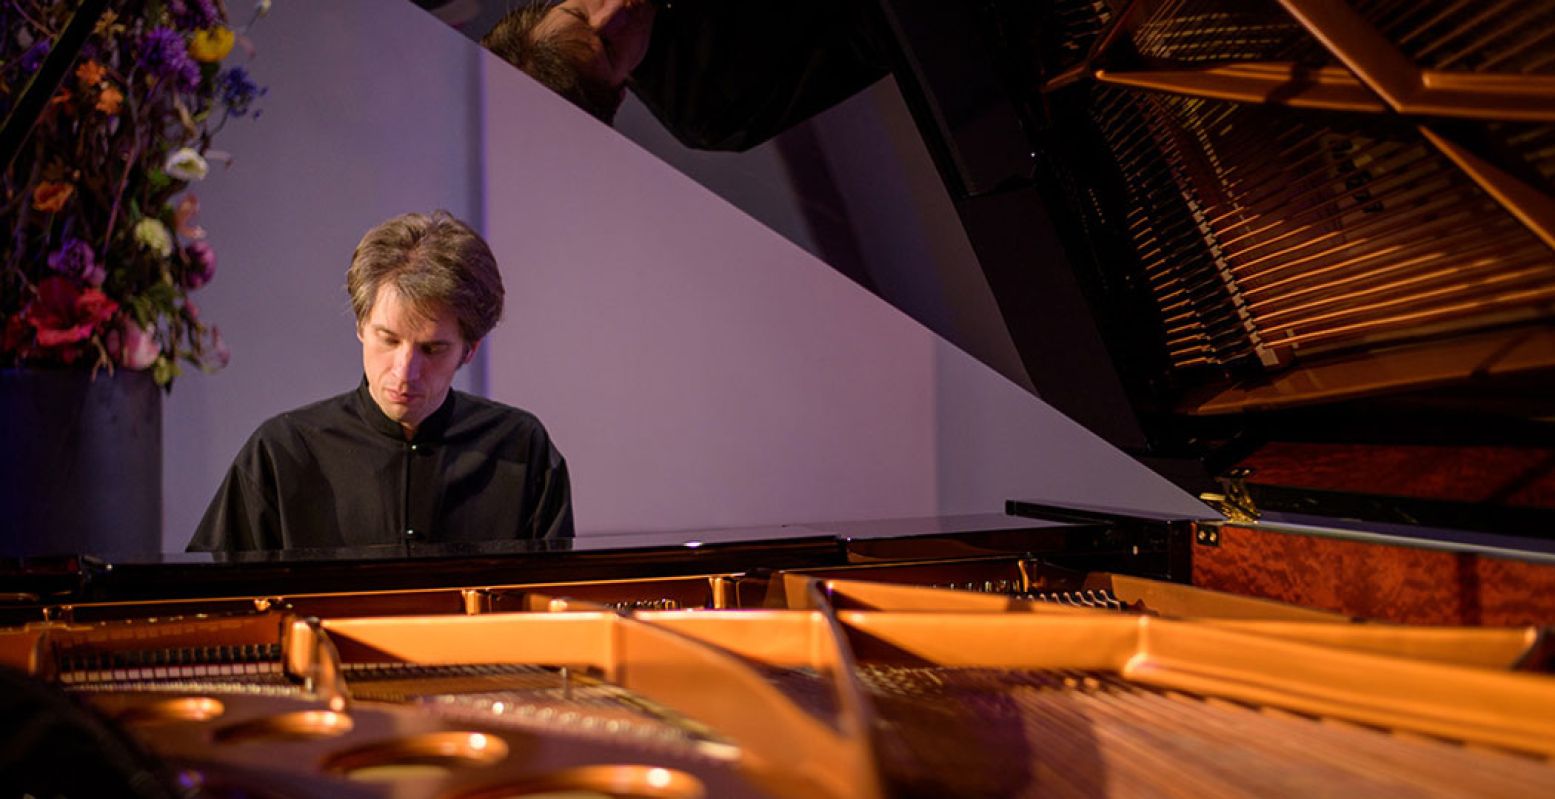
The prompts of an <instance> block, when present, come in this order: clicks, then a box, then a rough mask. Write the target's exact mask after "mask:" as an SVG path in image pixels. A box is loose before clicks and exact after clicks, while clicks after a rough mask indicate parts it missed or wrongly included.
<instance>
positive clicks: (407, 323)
mask: <svg viewBox="0 0 1555 799" xmlns="http://www.w3.org/2000/svg"><path fill="white" fill-rule="evenodd" d="M356 337H357V338H358V339H361V341H362V369H363V370H364V371H365V372H366V374H367V388H368V390H369V391H370V392H371V393H372V396H373V400H374V401H375V402H377V403H378V407H379V409H381V410H382V411H383V414H384V415H385V416H387V417H389V418H390V419H393V420H394V421H396V422H399V423H400V425H402V426H403V427H404V428H405V431H406V434H407V435H408V434H410V433H413V432H415V429H416V427H417V426H419V425H420V424H421V422H422V420H424V419H426V418H427V417H428V416H430V415H432V412H433V411H436V410H437V409H438V408H439V407H440V406H441V405H442V404H443V400H444V398H446V397H447V396H448V387H449V385H450V384H452V383H453V379H454V373H455V372H457V371H459V367H461V366H463V365H465V364H467V363H469V362H470V359H471V358H473V357H475V349H476V347H478V346H479V345H480V342H479V341H476V342H474V343H473V344H468V345H466V343H465V341H464V337H463V336H462V335H461V334H460V333H459V320H458V318H457V317H455V316H454V314H453V312H452V311H450V310H448V309H446V308H445V309H442V310H441V311H440V312H439V313H438V314H437V315H436V316H434V317H432V318H427V317H424V316H421V315H419V314H417V313H416V312H415V310H414V309H412V308H411V306H410V305H409V304H408V303H406V302H405V301H404V299H403V298H402V297H401V296H400V292H399V289H397V288H395V287H394V286H392V285H389V284H387V283H386V284H384V285H381V286H379V287H378V296H377V298H376V299H375V300H374V301H373V308H372V311H371V312H370V313H369V314H368V317H367V321H365V322H363V323H362V324H361V325H360V326H358V327H357V330H356Z"/></svg>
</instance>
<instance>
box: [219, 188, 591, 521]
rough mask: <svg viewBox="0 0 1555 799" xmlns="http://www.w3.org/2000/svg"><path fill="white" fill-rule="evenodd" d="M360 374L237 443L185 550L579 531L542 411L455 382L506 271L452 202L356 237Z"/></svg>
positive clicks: (496, 311) (492, 311)
mask: <svg viewBox="0 0 1555 799" xmlns="http://www.w3.org/2000/svg"><path fill="white" fill-rule="evenodd" d="M346 290H347V292H348V293H349V294H350V296H351V306H352V310H353V311H354V312H355V314H356V337H357V338H358V339H360V340H361V343H362V366H363V369H364V371H365V377H364V378H363V379H362V381H361V384H360V385H359V386H358V387H357V388H356V390H354V391H348V392H346V393H344V394H341V395H339V396H336V397H332V398H330V399H326V400H323V401H321V402H316V403H313V404H311V405H306V406H304V407H301V408H298V409H296V410H293V411H289V412H287V413H283V414H281V415H279V416H276V417H274V418H272V419H270V420H269V421H267V422H265V423H264V424H262V425H260V426H259V429H258V430H257V431H255V432H254V434H253V436H251V437H250V438H249V440H248V443H247V444H245V445H244V446H243V449H242V450H241V451H240V452H239V453H238V456H237V458H236V460H234V461H233V463H232V468H231V469H230V470H229V471H228V472H227V476H226V478H225V480H224V481H223V482H222V484H221V488H220V489H219V490H218V491H217V492H216V496H215V497H214V498H213V499H212V500H211V504H210V507H209V508H207V509H206V511H205V516H204V518H203V519H202V520H201V521H200V526H199V529H198V531H197V532H196V533H195V535H194V539H193V540H192V541H190V543H189V549H190V550H191V551H218V552H232V551H239V550H260V549H264V550H275V549H299V548H309V549H312V548H338V547H355V546H364V545H373V544H391V543H396V542H401V541H407V542H446V541H473V540H487V539H537V538H570V537H571V536H572V505H571V494H570V486H569V484H568V479H567V465H566V462H565V461H564V460H563V459H562V456H561V454H560V453H559V452H557V450H556V447H555V445H553V444H552V443H551V439H550V437H549V436H547V435H546V432H545V428H544V427H542V426H541V424H540V421H539V420H538V419H536V418H535V417H534V416H533V415H531V414H529V413H527V412H525V411H522V410H519V409H517V408H511V407H508V406H506V405H502V404H499V403H496V402H492V401H490V400H487V399H483V398H481V397H475V396H471V395H469V394H465V393H462V392H459V391H454V390H451V389H450V384H451V383H452V382H453V378H454V374H455V373H456V372H457V371H458V370H459V368H460V367H462V366H464V365H465V364H467V363H469V362H470V360H471V359H472V358H473V357H474V356H475V352H476V350H477V349H478V348H479V347H480V344H481V339H482V338H483V337H484V336H485V335H486V334H487V333H488V332H490V330H491V329H492V328H493V327H494V326H495V325H496V323H497V320H498V319H499V318H500V317H501V315H502V303H503V289H502V276H501V274H500V273H499V272H498V270H497V264H496V260H495V258H494V257H493V256H492V254H491V250H490V249H489V248H488V247H487V246H486V242H485V241H483V240H482V239H481V238H480V236H479V235H477V234H476V233H475V232H474V231H473V230H471V229H470V228H469V227H468V226H466V225H465V224H464V223H462V222H460V221H459V220H457V219H454V218H453V217H452V216H449V215H448V214H447V213H446V212H443V211H438V212H436V213H433V214H430V215H426V214H405V215H403V216H399V217H395V218H393V219H390V220H389V221H387V222H384V223H383V224H381V225H379V226H377V227H375V228H373V229H372V230H370V231H368V232H367V235H366V236H364V237H362V241H361V243H360V244H358V245H357V247H356V252H355V254H354V255H353V256H352V258H351V266H350V269H349V270H348V271H347V272H346Z"/></svg>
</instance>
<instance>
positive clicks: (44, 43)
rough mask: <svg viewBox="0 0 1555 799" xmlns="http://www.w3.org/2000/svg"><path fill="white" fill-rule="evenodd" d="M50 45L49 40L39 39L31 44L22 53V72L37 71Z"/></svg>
mask: <svg viewBox="0 0 1555 799" xmlns="http://www.w3.org/2000/svg"><path fill="white" fill-rule="evenodd" d="M52 43H53V42H52V40H50V39H39V40H38V41H36V42H33V43H32V46H31V47H29V48H27V52H25V53H22V71H23V72H36V71H38V67H40V66H43V58H44V57H45V56H47V55H48V54H49V47H50V45H51V44H52Z"/></svg>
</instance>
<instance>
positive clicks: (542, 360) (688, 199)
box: [482, 56, 1203, 533]
mask: <svg viewBox="0 0 1555 799" xmlns="http://www.w3.org/2000/svg"><path fill="white" fill-rule="evenodd" d="M482 66H483V68H484V69H485V72H486V77H485V81H484V83H483V85H484V86H485V90H486V103H487V113H486V117H485V125H486V127H485V133H484V139H485V141H486V142H487V149H486V158H485V167H486V201H485V206H486V211H487V236H488V238H489V239H490V241H491V244H492V246H493V248H494V249H495V250H496V252H497V256H498V260H499V262H501V263H502V264H503V265H504V270H505V279H506V280H507V281H508V284H509V286H510V291H511V295H512V299H510V300H509V308H508V318H507V321H505V322H504V323H503V324H502V326H501V327H499V328H498V329H497V330H496V331H495V332H494V333H493V334H492V337H491V339H490V341H489V349H488V357H489V359H490V361H489V364H490V368H489V380H490V384H489V387H490V393H491V395H492V396H493V397H496V398H497V399H500V400H503V401H506V402H510V403H512V404H516V405H520V406H523V407H527V408H529V409H531V410H533V411H535V412H536V413H537V414H539V415H540V417H541V418H542V419H544V420H545V421H546V424H547V425H548V426H549V427H550V429H551V431H552V433H553V435H554V436H555V437H556V439H557V441H558V443H559V445H560V446H561V447H562V449H563V451H564V452H565V453H566V455H567V457H568V460H569V463H570V465H571V467H572V473H573V478H574V481H575V493H576V496H577V508H576V510H577V519H578V525H579V530H580V532H583V533H588V532H599V531H619V530H642V529H675V528H694V527H720V526H741V525H765V524H775V523H782V522H800V521H818V520H843V519H866V518H886V517H897V516H915V515H934V514H953V513H971V512H997V511H999V510H1000V509H1001V507H1002V503H1003V500H1004V499H1006V498H1008V497H1013V496H1022V497H1032V498H1044V499H1058V500H1064V499H1068V500H1070V501H1076V502H1084V503H1088V504H1104V505H1113V506H1125V507H1138V508H1146V509H1160V510H1182V511H1186V512H1203V511H1202V506H1201V505H1199V504H1198V503H1197V502H1196V501H1194V500H1192V499H1191V498H1189V497H1187V496H1186V495H1184V494H1183V493H1182V492H1180V491H1178V490H1177V489H1176V488H1175V487H1173V486H1171V485H1170V484H1168V483H1167V482H1166V481H1164V480H1162V479H1160V478H1158V477H1156V476H1155V475H1154V474H1153V473H1150V472H1149V471H1147V470H1145V469H1144V468H1143V467H1142V466H1140V465H1139V464H1137V463H1135V462H1134V461H1132V460H1131V459H1129V458H1127V457H1125V456H1124V455H1122V454H1121V453H1119V452H1117V451H1116V450H1114V449H1112V448H1111V447H1108V446H1107V445H1106V444H1104V443H1102V442H1101V441H1100V440H1099V439H1097V438H1095V437H1094V436H1092V435H1091V434H1090V433H1088V432H1086V431H1084V430H1083V429H1081V428H1080V427H1078V426H1077V425H1075V424H1073V423H1071V422H1069V421H1068V420H1067V419H1065V418H1063V417H1062V416H1060V415H1058V414H1057V413H1056V412H1054V411H1052V410H1051V409H1050V408H1048V407H1047V406H1046V405H1045V404H1043V403H1042V402H1041V401H1040V400H1037V399H1035V398H1034V397H1032V396H1031V395H1030V394H1029V393H1028V392H1026V391H1025V390H1023V389H1021V388H1020V387H1019V386H1017V385H1015V384H1014V383H1012V382H1010V381H1009V380H1008V379H1006V378H1004V377H1003V376H1001V375H1000V374H998V373H996V372H995V371H993V370H992V369H990V368H989V367H987V366H984V365H983V364H982V363H980V362H978V361H977V360H975V359H973V358H971V357H970V356H968V355H966V354H965V353H963V352H962V351H960V350H959V349H957V348H956V347H954V346H951V345H949V344H948V343H946V342H945V341H944V340H943V339H941V338H939V337H938V336H936V335H934V334H933V333H931V332H930V331H929V330H928V329H927V328H925V327H924V326H923V325H921V324H919V323H918V322H916V321H914V320H913V319H911V318H909V317H908V316H907V315H906V314H904V313H902V312H900V311H898V310H897V309H895V308H893V307H891V306H890V305H888V304H886V303H885V302H884V301H882V300H880V299H878V298H877V297H875V296H874V295H872V294H870V293H869V292H868V291H866V290H864V289H862V288H860V287H859V286H858V285H856V284H855V283H853V282H852V281H850V280H848V279H847V278H845V277H843V276H842V275H840V274H838V273H837V272H836V271H835V270H833V269H832V268H830V267H828V266H827V265H826V264H825V263H823V262H821V261H819V260H818V259H816V258H815V257H814V256H812V255H810V254H809V253H807V252H805V251H804V250H802V249H800V248H799V247H798V246H796V245H794V244H792V243H790V242H789V241H787V240H786V239H784V238H783V237H781V236H779V235H777V234H776V233H774V232H772V231H771V230H769V229H767V228H766V227H764V226H763V225H761V224H760V223H758V222H757V221H756V220H754V219H752V218H751V217H749V216H747V215H746V214H745V213H744V212H742V211H740V210H739V209H736V208H734V207H733V206H731V205H729V204H728V203H727V202H725V201H723V200H722V199H720V198H719V197H717V196H716V195H714V194H713V193H712V192H711V191H709V190H707V189H705V188H703V187H702V186H700V185H698V184H697V183H696V182H694V181H692V180H691V179H689V178H687V177H685V176H684V175H682V174H680V173H678V172H677V171H675V170H674V169H672V168H670V167H669V166H667V165H666V164H664V163H663V162H661V161H659V160H658V159H657V158H655V157H653V156H652V155H651V154H649V153H647V152H645V151H643V150H642V149H641V148H640V147H638V146H637V145H636V144H634V143H633V142H631V141H629V140H627V139H626V138H625V137H623V136H621V135H620V134H618V133H616V132H614V131H611V130H608V129H606V128H604V127H602V126H600V125H598V124H596V123H595V122H594V121H593V120H591V119H589V118H588V117H587V116H585V115H584V114H582V113H581V112H578V111H576V110H575V109H573V108H571V107H570V106H568V105H567V104H565V103H564V102H562V101H561V100H559V99H558V98H556V97H554V96H552V95H551V94H550V93H548V92H547V91H545V90H544V89H542V88H540V87H538V86H537V85H535V84H534V83H532V82H531V81H529V80H528V79H527V78H526V77H524V76H522V75H519V74H517V73H515V72H514V71H513V70H511V69H510V68H508V67H507V66H506V65H505V64H503V63H501V62H500V61H497V60H496V59H495V58H492V57H490V56H486V57H484V58H483V59H482Z"/></svg>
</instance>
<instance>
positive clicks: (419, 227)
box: [346, 211, 503, 344]
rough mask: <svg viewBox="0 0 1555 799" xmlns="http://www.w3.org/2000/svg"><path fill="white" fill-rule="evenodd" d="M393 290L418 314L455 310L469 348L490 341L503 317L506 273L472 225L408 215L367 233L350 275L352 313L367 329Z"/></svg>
mask: <svg viewBox="0 0 1555 799" xmlns="http://www.w3.org/2000/svg"><path fill="white" fill-rule="evenodd" d="M384 285H391V286H393V287H394V288H395V289H396V290H398V291H399V293H400V296H401V297H402V298H403V299H404V301H405V302H406V303H407V304H409V305H410V308H411V310H412V311H413V312H415V313H416V314H417V315H419V316H422V317H425V318H427V319H433V318H436V317H437V316H438V315H439V314H441V313H442V312H443V311H444V310H451V311H453V313H454V316H455V317H457V318H458V320H459V333H460V335H462V336H464V341H465V343H466V344H473V343H475V342H476V341H479V340H480V339H482V338H485V337H486V334H487V333H490V332H491V329H492V328H493V327H496V326H497V320H499V319H501V318H502V299H503V290H502V273H501V272H499V271H498V270H497V259H496V257H495V256H493V255H492V254H491V248H490V247H488V246H487V245H486V242H485V240H484V239H482V238H481V237H480V235H479V234H477V233H476V232H475V231H474V230H471V229H470V226H469V225H466V224H465V223H463V222H460V221H459V220H458V219H455V218H454V217H453V215H452V214H449V213H448V212H447V211H434V212H432V213H431V214H402V215H400V216H396V217H394V218H393V219H390V220H389V221H387V222H384V223H383V224H380V225H378V226H377V227H375V228H373V229H372V230H369V231H367V235H365V236H363V237H362V241H361V243H359V244H357V245H356V252H354V253H352V254H351V268H350V269H348V270H346V291H347V293H349V294H350V295H351V310H352V311H353V312H355V314H356V325H357V327H361V326H362V325H364V324H366V323H367V318H368V316H369V315H371V313H372V310H373V302H374V301H375V300H377V299H378V289H379V288H380V287H381V286H384Z"/></svg>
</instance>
